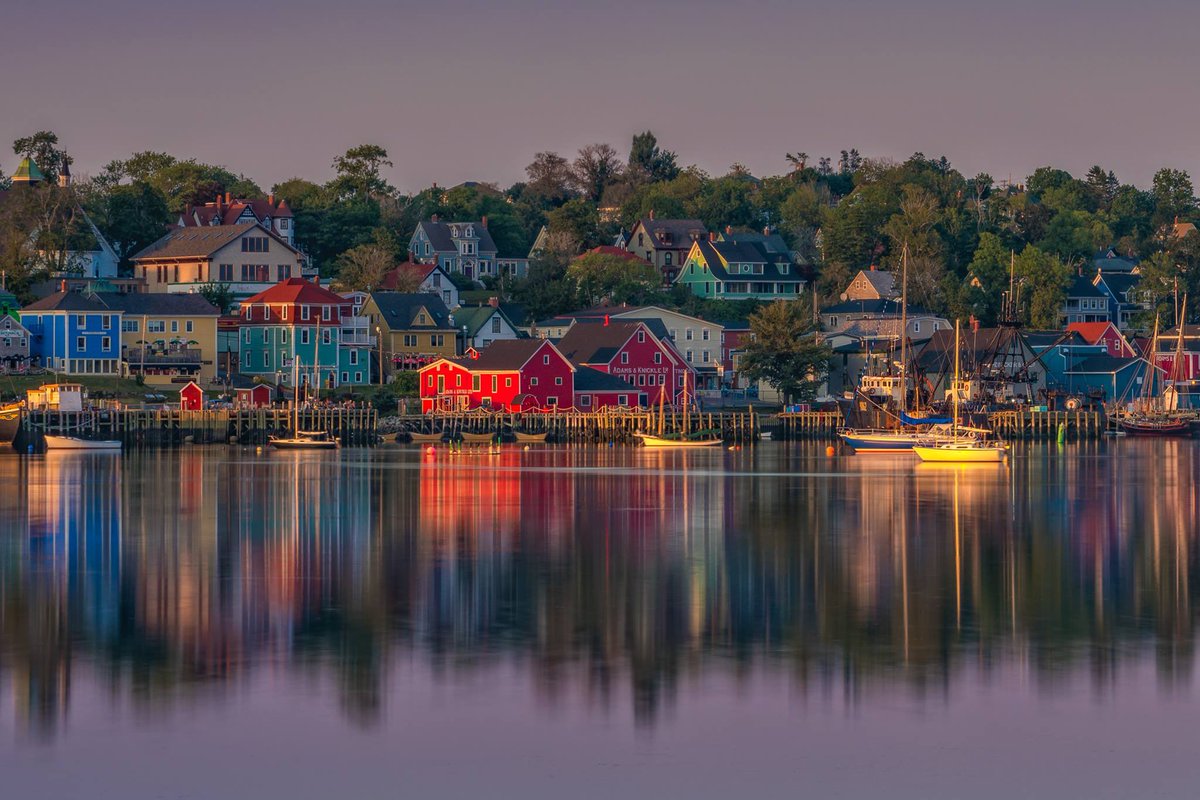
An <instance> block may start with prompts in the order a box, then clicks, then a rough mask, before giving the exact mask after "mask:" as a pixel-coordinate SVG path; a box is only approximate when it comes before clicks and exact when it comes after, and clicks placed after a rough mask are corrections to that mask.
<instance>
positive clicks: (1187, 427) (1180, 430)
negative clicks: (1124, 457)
mask: <svg viewBox="0 0 1200 800" xmlns="http://www.w3.org/2000/svg"><path fill="white" fill-rule="evenodd" d="M1117 424H1118V425H1120V426H1121V430H1123V431H1125V433H1126V434H1128V435H1129V436H1191V435H1192V423H1191V420H1189V419H1187V418H1185V417H1175V416H1169V415H1161V416H1142V415H1135V416H1129V417H1123V418H1121V419H1120V420H1118V421H1117Z"/></svg>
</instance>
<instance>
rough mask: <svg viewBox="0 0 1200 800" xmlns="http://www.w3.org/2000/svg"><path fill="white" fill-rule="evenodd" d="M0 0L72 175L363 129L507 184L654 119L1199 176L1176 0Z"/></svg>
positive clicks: (29, 90) (15, 121) (449, 169)
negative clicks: (549, 156) (546, 161)
mask: <svg viewBox="0 0 1200 800" xmlns="http://www.w3.org/2000/svg"><path fill="white" fill-rule="evenodd" d="M0 20H3V22H0V25H2V29H3V30H4V31H5V36H4V42H5V44H4V47H3V48H0V75H4V76H5V77H4V81H3V84H2V85H3V89H0V102H2V103H3V109H4V111H3V113H2V114H0V141H2V142H9V141H11V140H13V139H15V138H17V137H18V136H22V135H28V134H29V133H32V132H35V131H38V130H42V129H50V130H53V131H55V132H56V133H58V135H59V138H60V142H61V144H62V145H63V146H64V147H65V148H66V149H67V150H68V152H70V153H71V154H72V156H73V157H74V158H75V165H74V171H75V172H76V173H77V174H80V173H84V174H87V173H95V172H96V171H98V170H99V169H100V168H101V167H102V166H103V165H104V164H105V163H107V162H108V161H110V160H112V159H114V158H123V157H125V156H127V155H129V154H130V153H133V152H137V151H141V150H162V151H166V152H169V153H171V154H173V155H176V156H179V157H194V158H197V159H199V160H201V161H205V162H209V163H216V164H222V165H225V166H226V167H228V168H230V169H231V170H233V171H235V172H240V173H244V174H246V175H248V176H249V177H251V178H253V179H255V180H256V181H257V182H258V183H259V184H260V185H261V186H263V187H264V188H269V187H270V186H271V185H272V184H273V183H275V182H278V181H281V180H285V179H287V178H290V177H293V176H302V177H306V178H310V179H312V180H318V181H320V180H326V179H328V178H329V177H331V175H332V169H331V167H330V163H331V161H332V159H333V157H334V156H335V155H337V154H339V153H341V152H344V151H345V150H346V149H347V148H349V147H352V146H354V145H357V144H361V143H364V142H370V143H375V144H379V145H382V146H383V147H385V148H386V149H387V150H388V151H389V153H390V154H391V157H392V160H393V162H394V163H395V166H394V168H393V169H391V170H389V171H388V174H387V177H388V179H389V180H390V181H391V182H392V183H393V185H395V186H397V187H399V188H400V189H401V190H403V191H406V192H411V191H416V190H419V189H421V188H423V187H426V186H428V185H430V184H431V183H433V182H435V181H436V182H437V183H438V184H439V185H443V186H449V185H454V184H456V183H459V182H461V181H464V180H479V181H493V182H496V183H499V184H501V185H504V186H507V185H508V184H511V183H512V182H514V181H517V180H520V179H522V178H523V170H524V166H525V165H526V164H528V163H529V162H530V161H531V160H532V158H533V156H534V154H535V153H536V152H538V151H542V150H553V151H557V152H560V153H563V154H564V155H571V154H573V153H574V152H575V151H576V150H578V148H579V147H581V146H583V145H586V144H589V143H592V142H609V143H611V144H613V145H614V146H616V147H617V148H618V149H619V150H620V151H621V152H622V153H624V152H626V151H627V149H628V144H629V139H630V137H631V136H632V135H633V134H634V133H636V132H638V131H641V130H653V131H654V132H655V133H656V135H657V136H658V139H659V142H660V144H662V145H663V146H665V147H667V148H669V149H671V150H674V151H676V152H677V153H678V155H679V161H680V163H681V164H684V165H689V164H696V165H698V166H700V167H701V168H703V169H705V170H708V171H709V172H711V173H713V174H722V173H724V172H725V171H726V170H727V169H728V167H729V166H730V165H731V164H733V163H734V162H740V163H742V164H745V165H746V166H747V167H749V169H750V170H751V172H753V173H755V174H758V175H771V174H779V173H782V172H785V171H787V169H788V165H787V162H786V161H785V158H784V154H785V153H787V152H796V151H804V152H807V153H808V154H809V155H810V156H811V157H812V158H813V159H814V160H815V159H816V158H819V157H820V156H829V157H831V158H833V159H834V161H835V162H836V160H837V155H838V153H839V151H841V150H842V149H848V148H851V147H854V148H857V149H858V150H859V151H860V152H861V153H862V154H863V155H865V156H873V157H889V158H894V159H904V158H906V157H907V156H908V155H910V154H911V153H913V152H915V151H920V152H923V153H924V154H925V155H927V156H931V157H936V156H942V155H944V156H946V157H948V158H949V159H950V160H951V162H952V163H953V164H954V165H955V166H956V167H957V168H958V169H959V170H960V171H962V172H963V173H965V174H975V173H976V172H979V171H986V172H988V173H990V174H991V175H992V176H993V177H995V178H996V179H997V180H1005V179H1012V180H1014V181H1018V180H1021V179H1023V178H1024V176H1026V175H1028V174H1029V173H1030V172H1032V170H1033V169H1034V168H1036V167H1038V166H1042V165H1046V164H1052V165H1054V166H1058V167H1061V168H1064V169H1067V170H1070V171H1071V172H1073V173H1075V174H1077V175H1081V174H1082V173H1083V172H1085V171H1086V170H1087V168H1088V167H1090V166H1091V165H1092V164H1096V163H1099V164H1101V165H1103V166H1104V167H1105V168H1106V169H1112V170H1114V171H1115V172H1116V173H1117V176H1118V178H1120V179H1121V180H1122V181H1125V182H1133V183H1136V184H1138V185H1141V186H1148V184H1149V181H1150V178H1151V176H1152V175H1153V174H1154V171H1155V170H1157V169H1158V168H1160V167H1163V166H1171V167H1175V168H1179V169H1186V170H1188V171H1189V172H1191V173H1193V174H1194V175H1200V103H1198V102H1196V100H1197V94H1198V92H1197V89H1196V88H1195V87H1196V85H1197V83H1198V78H1200V47H1196V46H1195V42H1194V36H1195V31H1196V30H1197V29H1198V28H1200V3H1195V2H1183V1H1182V0H1142V1H1141V2H1138V3H1130V2H1127V0H1126V2H1115V0H1090V2H1067V1H1066V0H1005V1H1004V2H980V1H979V0H907V1H906V2H898V1H897V0H890V1H885V0H834V1H831V2H804V1H802V0H794V1H793V2H786V1H785V0H737V2H729V0H725V2H715V1H714V0H691V1H690V2H683V1H682V0H642V1H641V2H628V0H605V1H604V2H597V1H596V0H592V1H591V2H582V1H581V0H557V2H553V1H551V0H507V1H506V0H492V2H485V1H484V0H441V2H429V0H426V2H410V0H392V2H386V1H385V0H337V2H330V0H258V2H238V3H234V2H227V0H208V2H204V3H189V4H177V3H166V2H161V0H160V1H159V2H147V1H146V0H105V2H103V3H96V2H94V0H5V3H4V4H3V6H2V7H0ZM15 166H16V158H15V157H14V156H12V155H11V154H10V153H9V149H8V148H7V147H4V148H3V149H2V151H0V168H3V169H4V170H5V171H8V172H11V171H12V169H13V168H14V167H15Z"/></svg>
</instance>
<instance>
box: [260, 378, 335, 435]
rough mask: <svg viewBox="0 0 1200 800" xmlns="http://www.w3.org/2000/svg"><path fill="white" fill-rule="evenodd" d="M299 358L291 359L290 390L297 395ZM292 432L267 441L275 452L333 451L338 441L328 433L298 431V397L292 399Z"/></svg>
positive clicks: (298, 389)
mask: <svg viewBox="0 0 1200 800" xmlns="http://www.w3.org/2000/svg"><path fill="white" fill-rule="evenodd" d="M299 387H300V357H299V356H296V357H295V358H294V359H292V388H293V391H295V392H296V393H297V394H298V393H299V391H300V388H299ZM292 431H294V433H293V434H292V435H291V436H272V437H270V439H269V440H268V441H269V442H270V445H271V447H274V448H275V449H276V450H334V449H336V448H337V447H338V440H337V439H336V438H334V437H333V436H330V435H329V432H328V431H302V430H300V403H299V398H298V397H293V398H292Z"/></svg>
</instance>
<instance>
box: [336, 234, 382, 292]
mask: <svg viewBox="0 0 1200 800" xmlns="http://www.w3.org/2000/svg"><path fill="white" fill-rule="evenodd" d="M337 265H338V272H337V284H338V286H339V287H340V288H341V289H342V290H344V291H360V292H373V291H375V290H376V289H378V288H379V287H380V285H381V284H382V283H383V279H384V277H386V276H387V274H388V272H390V271H391V270H392V269H393V268H394V267H395V266H396V257H395V254H394V253H393V252H392V250H391V249H390V248H389V247H387V246H385V245H383V244H380V243H378V242H373V243H371V244H361V245H359V246H357V247H352V248H350V249H349V250H347V251H346V252H344V253H342V254H341V255H340V256H338V259H337Z"/></svg>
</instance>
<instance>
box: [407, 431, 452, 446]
mask: <svg viewBox="0 0 1200 800" xmlns="http://www.w3.org/2000/svg"><path fill="white" fill-rule="evenodd" d="M408 436H409V439H410V440H411V441H412V443H413V444H436V443H438V442H440V441H441V440H442V439H443V438H444V437H445V434H444V433H442V432H440V431H437V432H434V433H416V432H414V431H409V434H408Z"/></svg>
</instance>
